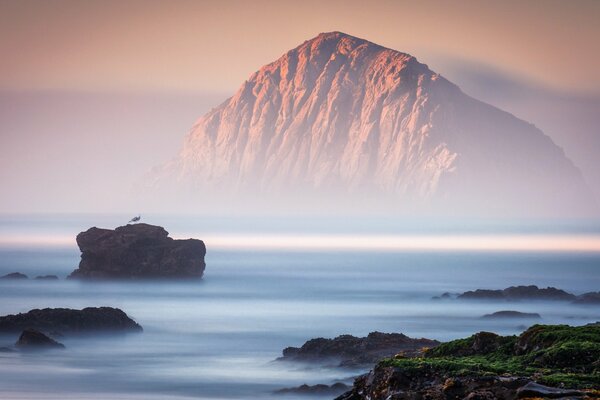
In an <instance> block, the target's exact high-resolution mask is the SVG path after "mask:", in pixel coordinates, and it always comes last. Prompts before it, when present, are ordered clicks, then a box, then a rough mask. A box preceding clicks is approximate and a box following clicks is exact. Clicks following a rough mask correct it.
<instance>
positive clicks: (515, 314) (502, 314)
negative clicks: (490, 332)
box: [481, 311, 542, 319]
mask: <svg viewBox="0 0 600 400" xmlns="http://www.w3.org/2000/svg"><path fill="white" fill-rule="evenodd" d="M481 318H486V319H502V318H524V319H540V318H542V316H541V315H540V314H538V313H525V312H520V311H496V312H495V313H492V314H485V315H484V316H482V317H481Z"/></svg>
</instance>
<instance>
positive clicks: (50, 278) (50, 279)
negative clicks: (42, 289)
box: [35, 275, 58, 281]
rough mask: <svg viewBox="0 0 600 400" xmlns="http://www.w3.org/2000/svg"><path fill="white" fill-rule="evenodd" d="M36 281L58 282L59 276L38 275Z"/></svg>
mask: <svg viewBox="0 0 600 400" xmlns="http://www.w3.org/2000/svg"><path fill="white" fill-rule="evenodd" d="M35 279H37V280H40V281H42V280H43V281H56V280H58V276H56V275H38V276H36V277H35Z"/></svg>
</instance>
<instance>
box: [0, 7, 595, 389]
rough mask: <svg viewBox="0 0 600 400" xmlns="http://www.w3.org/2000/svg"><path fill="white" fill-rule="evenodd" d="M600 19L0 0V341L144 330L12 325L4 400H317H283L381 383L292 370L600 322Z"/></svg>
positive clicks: (582, 12)
mask: <svg viewBox="0 0 600 400" xmlns="http://www.w3.org/2000/svg"><path fill="white" fill-rule="evenodd" d="M598 20H600V2H596V1H587V0H578V1H571V2H562V1H554V0H543V1H542V0H533V1H528V2H522V1H512V0H511V1H503V2H478V1H471V0H463V1H456V2H453V3H452V4H448V2H445V1H430V0H428V1H421V2H418V3H415V2H408V1H386V0H381V1H375V2H369V3H366V2H361V1H354V0H349V1H337V0H334V1H329V2H326V3H323V2H317V1H312V0H307V1H303V2H294V1H279V2H271V1H263V0H258V1H255V2H252V3H250V2H241V1H212V0H209V1H201V2H198V1H187V0H176V1H168V2H167V1H160V0H149V1H148V0H145V1H141V0H139V1H138V0H126V1H117V0H114V1H113V0H103V1H100V0H98V1H96V0H93V1H86V2H81V1H75V0H52V1H45V2H39V1H34V0H20V1H17V0H0V54H2V56H3V62H2V63H0V187H1V188H2V196H0V277H3V276H5V275H8V276H9V277H12V278H15V276H16V277H17V278H19V277H20V278H21V279H0V318H1V317H2V316H6V315H9V314H17V313H26V312H28V311H29V310H33V309H44V308H47V307H50V308H59V307H65V308H71V309H83V308H84V307H115V308H119V309H121V310H122V311H123V312H124V313H126V314H127V316H129V317H130V318H132V319H133V320H135V322H136V323H138V324H139V325H140V326H141V327H143V332H132V333H128V334H118V335H116V334H115V335H112V334H102V335H86V336H79V335H68V334H67V335H62V334H60V330H56V331H52V332H46V333H47V334H49V335H50V336H53V338H54V339H55V340H56V341H58V342H60V343H62V344H64V346H65V349H63V350H48V351H43V352H36V351H31V352H29V351H26V350H21V349H19V348H17V347H18V346H16V345H15V342H16V340H17V337H18V335H17V337H15V334H13V333H10V332H6V331H2V330H1V329H0V398H3V399H4V398H6V399H22V400H25V399H40V400H41V399H64V398H77V399H113V398H114V399H127V400H135V399H181V400H183V399H205V400H209V399H239V400H245V399H248V400H249V399H265V400H266V399H292V400H295V399H297V400H299V399H307V398H314V399H319V400H321V399H323V400H325V399H332V398H334V397H335V395H334V394H331V393H330V394H323V393H321V394H317V395H315V396H312V397H306V396H302V395H300V394H298V393H296V392H294V389H293V388H297V387H299V386H300V385H303V384H308V385H318V384H321V385H334V384H336V383H338V384H339V383H343V384H344V385H348V386H347V389H349V388H350V387H351V386H352V384H353V381H354V378H356V377H357V376H359V375H360V374H364V373H366V372H368V371H369V369H370V368H372V367H373V365H367V366H365V365H361V366H359V365H350V366H347V368H338V367H336V366H335V365H332V364H330V363H325V364H314V363H302V362H294V361H285V362H284V361H280V360H279V361H278V360H277V359H278V358H279V357H281V356H282V354H283V350H284V349H286V348H288V347H290V346H292V347H300V346H302V345H303V343H305V342H306V341H309V340H310V339H313V338H319V337H323V338H334V337H337V336H340V335H345V334H351V335H355V336H361V337H362V336H366V335H368V334H369V333H370V332H374V331H379V332H385V333H392V332H395V333H403V334H405V335H407V336H409V337H411V338H427V339H433V340H438V341H442V342H445V341H449V340H454V339H460V338H466V337H469V336H470V335H472V334H474V333H476V332H479V331H489V332H495V333H497V334H501V335H518V334H520V333H521V332H523V331H524V330H525V329H527V328H528V327H530V326H532V325H534V324H538V323H541V324H568V325H572V326H583V325H586V324H593V323H596V322H597V321H600V312H599V310H598V307H597V304H598V303H597V302H598V301H599V299H600V292H598V291H599V290H600V268H599V266H600V206H599V204H600V202H599V200H600V172H599V171H600V161H599V159H598V157H597V154H598V152H600V131H599V129H598V127H599V126H600V112H598V111H600V75H599V74H600V41H599V40H597V38H598V37H599V36H600V28H599V27H598V24H597V22H598ZM124 226H125V227H124ZM91 227H97V228H102V229H90V228H91ZM119 227H120V228H119ZM163 227H164V229H163ZM115 228H117V229H116V230H115V231H113V230H114V229H115ZM86 231H87V232H88V233H87V235H85V234H84V235H82V233H83V232H86ZM114 232H119V233H118V234H115V233H114ZM167 232H168V233H167ZM113 235H114V236H113ZM136 235H140V237H138V236H136ZM77 238H79V239H77ZM86 238H87V239H86ZM190 238H193V239H198V240H193V241H189V240H187V239H190ZM173 239H174V240H173ZM180 239H181V240H182V241H178V240H180ZM200 240H202V242H200ZM185 243H187V245H185ZM204 246H205V250H206V251H205V252H204V250H202V251H197V250H194V249H199V248H201V249H204ZM200 253H201V255H202V257H200V256H199V255H200ZM204 253H205V254H204ZM82 260H83V262H82ZM107 260H110V261H107ZM165 260H166V261H165ZM184 264H185V265H184ZM124 266H125V267H124ZM200 266H201V267H200ZM184 267H185V268H184ZM204 267H205V268H204ZM119 268H121V269H120V270H119ZM167 269H169V271H167ZM149 270H152V271H153V272H154V273H155V275H154V276H152V278H153V279H152V280H147V279H145V277H144V274H147V273H148V271H149ZM74 271H78V272H75V273H74ZM182 271H183V273H184V275H181V276H180V275H178V274H182ZM166 272H168V273H169V274H170V275H167V274H166ZM15 273H17V274H15ZM99 273H102V274H104V275H102V278H104V279H106V280H94V279H93V278H94V276H96V278H97V277H98V276H99V275H98V274H99ZM115 273H119V274H121V275H120V277H121V278H123V277H127V278H126V279H127V280H123V279H122V280H111V274H115ZM19 274H24V275H26V276H27V279H25V277H24V276H23V275H19ZM185 274H187V275H185ZM53 275H56V279H52V278H54V277H53ZM49 276H50V277H49ZM69 276H71V278H75V279H68V277H69ZM41 277H43V278H45V279H36V278H41ZM114 277H115V275H112V278H114ZM146 278H148V277H146ZM168 278H172V279H168ZM531 285H536V286H537V287H539V288H542V289H543V288H546V287H553V288H557V289H549V290H548V292H550V293H555V294H556V293H558V294H559V295H558V297H551V296H550V297H548V296H546V297H544V296H541V297H537V298H536V296H535V294H534V295H532V294H531V293H536V291H537V290H538V289H537V288H536V289H532V286H531ZM511 286H526V287H525V288H520V289H517V291H521V292H525V293H526V295H525V296H524V297H521V298H503V297H502V296H503V295H501V296H500V297H498V296H499V295H498V293H499V290H501V289H505V288H509V287H511ZM477 289H489V290H495V291H498V292H493V293H495V294H494V295H493V296H492V297H489V298H485V297H483V298H481V297H480V298H478V297H477V296H475V297H472V298H471V299H468V298H464V297H461V296H460V294H461V293H464V292H469V291H476V290H477ZM563 291H564V292H563ZM542 292H543V291H542ZM477 293H479V292H477ZM494 296H496V297H494ZM528 296H529V297H528ZM561 296H562V297H561ZM497 313H499V314H497ZM519 313H523V314H519ZM0 328H1V323H0ZM590 329H595V328H590ZM594 373H595V372H594ZM284 388H292V390H291V393H288V394H285V395H283V394H281V392H278V391H280V390H281V389H284Z"/></svg>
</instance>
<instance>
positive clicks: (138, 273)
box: [69, 224, 206, 279]
mask: <svg viewBox="0 0 600 400" xmlns="http://www.w3.org/2000/svg"><path fill="white" fill-rule="evenodd" d="M168 235H169V233H168V232H167V231H166V230H165V229H164V228H162V227H160V226H155V225H148V224H134V225H126V226H121V227H119V228H116V229H114V230H112V229H99V228H96V227H94V228H90V229H88V230H87V231H85V232H81V233H80V234H79V235H77V245H78V246H79V249H80V250H81V261H80V263H79V268H78V269H76V270H75V271H73V272H72V273H71V275H69V278H77V279H158V278H171V279H184V278H201V277H202V275H203V273H204V268H205V267H206V264H205V263H204V256H205V255H206V247H205V246H204V242H203V241H201V240H198V239H187V240H174V239H172V238H170V237H169V236H168Z"/></svg>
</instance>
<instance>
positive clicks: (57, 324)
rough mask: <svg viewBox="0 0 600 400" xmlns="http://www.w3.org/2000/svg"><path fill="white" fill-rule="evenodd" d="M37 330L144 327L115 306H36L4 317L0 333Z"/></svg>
mask: <svg viewBox="0 0 600 400" xmlns="http://www.w3.org/2000/svg"><path fill="white" fill-rule="evenodd" d="M25 329H35V330H38V331H41V332H46V333H50V332H52V333H60V334H65V333H78V334H84V333H95V332H136V331H141V330H142V327H141V326H140V325H138V324H137V323H136V322H135V321H134V320H132V319H131V318H129V317H128V316H127V314H125V313H124V312H123V311H122V310H120V309H118V308H111V307H88V308H84V309H83V310H73V309H69V308H44V309H34V310H31V311H29V312H27V313H22V314H14V315H5V316H2V317H0V333H15V332H21V331H23V330H25Z"/></svg>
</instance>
